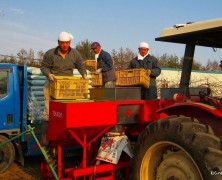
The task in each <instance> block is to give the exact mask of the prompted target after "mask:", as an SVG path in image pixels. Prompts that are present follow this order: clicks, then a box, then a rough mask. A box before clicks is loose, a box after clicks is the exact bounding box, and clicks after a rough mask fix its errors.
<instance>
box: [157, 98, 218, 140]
mask: <svg viewBox="0 0 222 180" xmlns="http://www.w3.org/2000/svg"><path fill="white" fill-rule="evenodd" d="M157 113H158V116H159V118H164V117H167V116H170V115H177V116H179V115H184V116H188V117H191V118H196V119H199V121H200V123H202V124H205V125H209V126H211V128H212V129H213V131H214V133H215V134H216V135H217V136H222V132H221V127H222V111H221V110H220V109H218V108H215V107H213V106H210V105H207V104H203V103H195V102H180V103H175V104H172V105H170V106H165V107H163V106H162V108H161V109H159V110H158V111H157Z"/></svg>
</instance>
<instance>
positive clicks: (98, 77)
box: [91, 72, 103, 87]
mask: <svg viewBox="0 0 222 180" xmlns="http://www.w3.org/2000/svg"><path fill="white" fill-rule="evenodd" d="M91 81H92V82H91V86H93V87H98V86H102V85H103V79H102V73H99V74H95V73H93V72H91Z"/></svg>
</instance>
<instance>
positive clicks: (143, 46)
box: [139, 42, 150, 49]
mask: <svg viewBox="0 0 222 180" xmlns="http://www.w3.org/2000/svg"><path fill="white" fill-rule="evenodd" d="M139 48H147V49H149V48H150V46H149V44H148V43H146V42H141V43H140V45H139Z"/></svg>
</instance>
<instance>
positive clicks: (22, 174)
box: [0, 156, 43, 180]
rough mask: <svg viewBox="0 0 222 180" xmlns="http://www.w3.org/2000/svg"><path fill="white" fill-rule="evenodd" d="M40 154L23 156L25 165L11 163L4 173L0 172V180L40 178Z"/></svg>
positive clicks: (37, 179) (32, 179) (34, 179)
mask: <svg viewBox="0 0 222 180" xmlns="http://www.w3.org/2000/svg"><path fill="white" fill-rule="evenodd" d="M42 158H43V157H41V156H33V157H27V158H25V165H24V166H21V165H20V164H18V163H13V164H12V165H11V166H10V167H9V168H8V169H7V170H6V171H5V172H4V173H1V174H0V180H42V177H41V172H40V163H41V161H42Z"/></svg>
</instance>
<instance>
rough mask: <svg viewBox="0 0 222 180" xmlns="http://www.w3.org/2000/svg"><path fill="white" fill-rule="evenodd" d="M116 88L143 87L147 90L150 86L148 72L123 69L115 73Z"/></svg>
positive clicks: (140, 69)
mask: <svg viewBox="0 0 222 180" xmlns="http://www.w3.org/2000/svg"><path fill="white" fill-rule="evenodd" d="M116 76H117V81H116V85H117V86H144V87H146V88H149V85H150V72H149V71H147V70H145V69H142V68H139V69H124V70H119V71H116Z"/></svg>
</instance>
